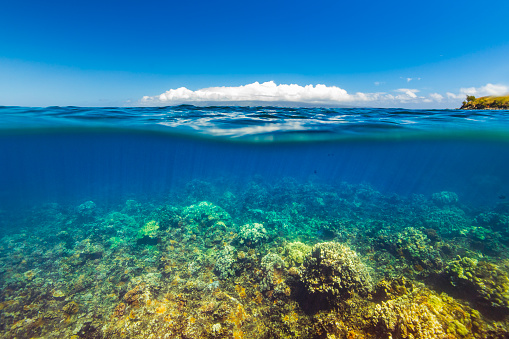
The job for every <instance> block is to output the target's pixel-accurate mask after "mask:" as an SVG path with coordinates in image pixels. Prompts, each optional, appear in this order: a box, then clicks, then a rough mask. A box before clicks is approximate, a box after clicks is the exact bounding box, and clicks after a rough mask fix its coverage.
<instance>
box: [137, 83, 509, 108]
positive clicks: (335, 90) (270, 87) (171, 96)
mask: <svg viewBox="0 0 509 339" xmlns="http://www.w3.org/2000/svg"><path fill="white" fill-rule="evenodd" d="M416 79H417V80H418V79H420V78H416ZM375 84H377V83H375ZM378 84H381V83H378ZM378 84H377V85H378ZM508 92H509V87H507V86H505V85H494V84H487V85H485V86H482V87H470V88H461V89H460V90H459V92H458V93H453V92H446V93H445V94H439V93H430V94H422V93H421V91H420V90H419V89H415V88H399V89H395V90H393V91H389V92H374V93H363V92H356V93H349V92H347V91H346V90H345V89H343V88H340V87H337V86H326V85H321V84H317V85H306V86H301V85H297V84H276V83H275V82H274V81H268V82H263V83H259V82H254V83H252V84H247V85H243V86H230V87H227V86H222V87H207V88H202V89H198V90H190V89H188V88H186V87H180V88H176V89H170V90H168V91H166V92H164V93H162V94H160V95H155V96H144V97H143V98H142V99H141V101H140V105H147V106H148V105H178V104H195V105H200V104H205V105H211V104H212V105H213V104H245V103H248V104H252V103H256V104H262V105H263V103H267V104H269V105H277V104H280V103H283V104H284V103H285V102H286V103H290V102H291V103H297V104H300V103H302V104H311V105H324V106H325V105H332V106H334V105H339V106H341V105H350V106H378V107H398V106H399V107H401V105H402V104H405V105H414V104H415V105H419V104H423V103H425V104H433V103H435V104H436V103H442V104H443V103H447V102H450V103H451V104H453V103H454V104H455V105H456V102H457V101H458V100H463V99H464V98H465V96H466V95H467V94H468V95H475V96H484V95H501V94H505V93H508Z"/></svg>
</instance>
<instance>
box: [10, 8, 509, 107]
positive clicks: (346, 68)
mask: <svg viewBox="0 0 509 339" xmlns="http://www.w3.org/2000/svg"><path fill="white" fill-rule="evenodd" d="M507 13H509V2H508V1H505V0H499V1H492V0H487V1H484V2H482V3H480V2H477V1H470V0H466V1H462V2H457V1H443V0H442V1H435V0H429V1H385V2H381V1H366V0H364V1H361V0H358V1H351V2H344V1H338V0H336V1H320V0H318V1H312V2H311V1H306V2H305V1H296V0H294V1H275V0H272V1H265V0H258V1H250V2H247V1H220V0H219V1H186V2H181V1H179V2H176V1H154V0H146V1H127V0H124V1H108V0H102V1H96V0H89V1H52V0H48V1H32V0H28V1H23V0H18V1H6V2H4V3H3V4H2V9H1V11H0V105H23V106H48V105H77V106H109V105H113V106H124V105H169V104H177V103H180V102H184V101H186V100H187V101H190V102H194V103H207V102H209V101H210V100H211V98H216V99H213V100H220V101H222V102H223V101H225V102H228V101H236V100H237V101H242V100H247V101H248V100H257V99H258V98H265V99H267V100H269V101H270V100H272V101H279V100H280V99H281V98H287V99H288V98H290V99H292V100H293V101H301V102H305V101H306V100H307V101H310V102H314V103H315V104H318V105H319V104H334V103H338V104H345V105H361V106H362V105H365V106H384V107H387V106H392V107H457V105H458V104H459V103H460V102H461V101H462V98H463V97H464V96H465V94H474V95H478V96H479V95H486V94H502V93H503V92H506V91H509V25H507ZM271 81H272V82H271ZM256 83H258V84H259V85H256ZM264 83H265V84H266V85H263V84H264ZM290 84H294V85H297V86H298V87H295V86H294V87H290V86H287V85H290ZM319 84H322V85H325V87H320V88H318V89H317V87H316V86H317V85H319ZM246 85H247V86H248V87H246ZM306 85H312V86H313V87H312V88H311V89H310V87H309V86H308V87H305V86H306ZM241 86H243V87H241ZM183 87H185V90H186V91H183V90H180V92H177V91H176V90H177V89H179V88H183ZM222 87H225V88H222ZM260 91H262V92H263V95H261V96H260V93H261V92H260ZM288 91H290V92H288ZM170 92H171V95H169V94H168V95H166V94H165V93H170ZM345 93H346V94H345ZM161 94H164V95H163V96H161ZM144 97H145V99H143V98H144ZM290 99H288V100H290Z"/></svg>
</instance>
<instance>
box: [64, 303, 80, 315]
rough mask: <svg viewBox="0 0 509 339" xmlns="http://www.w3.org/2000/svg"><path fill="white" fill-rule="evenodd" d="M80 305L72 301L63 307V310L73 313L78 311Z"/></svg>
mask: <svg viewBox="0 0 509 339" xmlns="http://www.w3.org/2000/svg"><path fill="white" fill-rule="evenodd" d="M78 310H79V306H78V304H76V303H75V302H74V301H71V302H70V303H67V304H66V305H65V306H64V307H63V308H62V311H63V312H64V313H65V314H67V315H73V314H76V313H78Z"/></svg>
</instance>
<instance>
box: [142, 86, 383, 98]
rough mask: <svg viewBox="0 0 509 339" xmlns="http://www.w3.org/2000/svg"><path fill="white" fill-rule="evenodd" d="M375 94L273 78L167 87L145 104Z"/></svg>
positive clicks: (372, 96) (374, 96) (369, 96)
mask: <svg viewBox="0 0 509 339" xmlns="http://www.w3.org/2000/svg"><path fill="white" fill-rule="evenodd" d="M374 98H376V95H365V94H362V93H358V94H349V93H348V92H347V91H346V90H344V89H342V88H339V87H337V86H326V85H320V84H318V85H316V86H313V85H306V86H300V85H296V84H290V85H287V84H280V85H277V84H276V83H275V82H274V81H268V82H264V83H259V82H254V83H252V84H248V85H244V86H237V87H225V86H223V87H208V88H203V89H199V90H196V91H192V90H189V89H187V88H185V87H180V88H177V89H170V90H169V91H166V92H165V93H162V94H160V95H158V96H145V97H143V99H142V102H144V103H157V102H160V103H182V102H229V101H230V102H231V101H233V102H239V101H263V102H276V101H289V102H307V103H344V102H353V101H369V100H372V99H374Z"/></svg>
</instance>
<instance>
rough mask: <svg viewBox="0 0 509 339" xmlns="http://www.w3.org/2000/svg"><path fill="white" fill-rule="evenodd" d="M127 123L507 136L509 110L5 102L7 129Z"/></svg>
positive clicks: (334, 135)
mask: <svg viewBox="0 0 509 339" xmlns="http://www.w3.org/2000/svg"><path fill="white" fill-rule="evenodd" d="M94 128H97V129H104V128H106V129H109V128H112V129H127V130H143V131H159V132H166V133H170V134H171V133H176V134H185V135H190V136H205V137H216V138H217V137H222V138H225V139H235V140H245V141H255V142H258V141H261V142H263V141H276V140H277V141H313V140H330V139H344V138H372V137H376V138H379V137H382V138H400V137H407V136H416V135H423V134H426V135H435V136H441V137H445V136H450V135H451V133H452V134H454V135H455V136H456V137H457V136H458V135H468V136H469V137H472V136H473V135H475V134H482V135H484V136H486V135H487V134H489V135H492V136H497V137H504V138H506V137H507V135H508V134H509V111H476V110H449V109H447V110H412V109H395V108H284V107H241V106H210V107H198V106H192V105H180V106H171V107H74V106H68V107H56V106H55V107H45V108H32V107H12V106H0V131H2V133H6V132H7V131H10V132H12V131H25V132H26V130H27V129H31V130H39V131H43V130H53V131H54V129H63V130H75V129H88V130H90V129H94Z"/></svg>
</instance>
